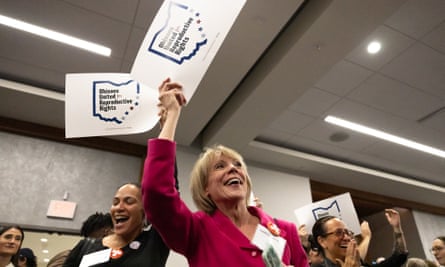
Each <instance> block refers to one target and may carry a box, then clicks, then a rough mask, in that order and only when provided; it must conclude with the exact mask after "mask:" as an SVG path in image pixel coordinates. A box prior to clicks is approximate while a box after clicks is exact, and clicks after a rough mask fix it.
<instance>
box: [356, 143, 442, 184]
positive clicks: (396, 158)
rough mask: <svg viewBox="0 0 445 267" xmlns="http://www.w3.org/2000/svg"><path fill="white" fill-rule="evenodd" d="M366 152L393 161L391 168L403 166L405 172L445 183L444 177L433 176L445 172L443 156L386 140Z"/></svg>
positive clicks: (402, 169) (402, 170)
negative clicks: (434, 155) (436, 155)
mask: <svg viewBox="0 0 445 267" xmlns="http://www.w3.org/2000/svg"><path fill="white" fill-rule="evenodd" d="M364 153H366V154H369V155H373V156H375V157H380V158H382V159H385V160H387V161H388V162H393V164H394V165H393V166H392V165H391V166H388V168H390V169H393V168H395V167H396V166H399V167H400V168H401V170H400V171H401V172H402V173H404V174H408V173H409V174H411V175H412V176H416V178H423V179H428V180H430V181H435V183H436V184H441V185H442V186H444V185H445V182H444V180H443V179H437V178H433V177H440V176H441V175H442V174H443V173H444V172H445V164H443V158H439V157H433V156H432V155H430V154H427V153H424V152H421V151H413V150H412V149H410V148H406V147H402V146H399V145H397V144H391V143H389V142H384V141H379V142H376V143H375V144H374V145H372V146H370V147H368V148H367V149H366V150H365V151H364ZM406 167H410V168H411V169H410V170H409V171H408V170H407V169H404V168H406ZM422 170H423V171H422ZM427 173H428V174H429V175H428V174H427ZM425 175H428V176H425Z"/></svg>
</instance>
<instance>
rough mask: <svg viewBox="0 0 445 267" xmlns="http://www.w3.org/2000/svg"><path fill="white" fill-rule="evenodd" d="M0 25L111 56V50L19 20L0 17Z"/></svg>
mask: <svg viewBox="0 0 445 267" xmlns="http://www.w3.org/2000/svg"><path fill="white" fill-rule="evenodd" d="M0 24H3V25H5V26H8V27H11V28H14V29H17V30H21V31H25V32H29V33H32V34H35V35H38V36H42V37H45V38H48V39H51V40H54V41H57V42H61V43H64V44H67V45H71V46H74V47H77V48H81V49H84V50H87V51H90V52H94V53H96V54H99V55H103V56H107V57H109V56H110V55H111V49H110V48H108V47H105V46H103V45H99V44H95V43H92V42H89V41H85V40H82V39H79V38H76V37H73V36H70V35H67V34H63V33H60V32H56V31H53V30H50V29H46V28H43V27H40V26H37V25H33V24H30V23H27V22H24V21H21V20H17V19H13V18H10V17H6V16H3V15H0Z"/></svg>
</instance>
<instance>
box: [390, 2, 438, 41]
mask: <svg viewBox="0 0 445 267" xmlns="http://www.w3.org/2000/svg"><path fill="white" fill-rule="evenodd" d="M444 14H445V1H443V0H421V1H419V0H409V1H407V2H406V3H405V4H404V5H403V6H402V7H401V8H400V9H399V10H398V11H397V12H396V13H395V14H394V15H392V16H391V17H390V18H389V19H388V20H387V21H386V22H385V25H388V26H389V27H391V28H394V29H396V30H398V31H400V32H402V33H404V34H406V35H408V36H411V37H413V38H416V39H420V38H421V37H422V36H424V35H425V34H427V33H428V32H430V31H431V30H432V29H433V28H434V27H436V26H437V25H438V24H440V23H441V22H442V21H443V19H444Z"/></svg>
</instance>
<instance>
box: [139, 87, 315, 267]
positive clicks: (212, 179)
mask: <svg viewBox="0 0 445 267" xmlns="http://www.w3.org/2000/svg"><path fill="white" fill-rule="evenodd" d="M181 89H182V88H181V85H180V84H178V83H174V82H171V81H170V79H166V80H165V81H164V82H163V83H162V84H161V86H160V87H159V90H160V96H159V100H160V102H161V105H162V106H163V107H164V108H165V111H166V114H167V115H166V119H165V122H164V127H163V128H162V130H161V133H160V135H159V138H158V139H152V140H150V141H149V146H148V154H147V159H146V161H145V165H144V175H143V182H142V192H143V202H144V208H145V212H146V214H147V218H148V220H149V221H150V222H151V223H152V224H153V227H155V228H156V229H157V230H158V231H159V232H160V234H161V235H162V237H163V238H164V240H165V242H166V243H167V244H168V246H169V247H170V248H172V249H174V250H175V251H177V252H179V253H181V254H183V255H184V256H185V257H186V258H187V260H188V263H189V265H190V266H191V267H201V266H205V267H208V266H212V267H218V266H224V267H226V266H230V267H238V266H243V267H244V266H249V267H256V266H261V267H263V266H266V263H265V262H266V261H267V262H270V261H272V262H273V264H274V265H268V266H281V265H282V264H284V265H287V266H288V265H293V266H295V267H306V266H307V265H308V263H307V258H306V254H305V253H304V250H303V247H302V246H301V243H300V240H299V237H298V233H297V227H296V226H295V224H293V223H290V222H286V221H283V220H278V219H274V218H273V217H271V216H269V215H267V214H266V213H264V212H263V210H262V209H260V208H258V207H255V206H248V199H249V196H250V192H251V180H250V178H249V175H248V173H247V168H246V166H245V164H244V161H243V159H242V157H241V156H240V155H239V154H238V153H237V152H236V151H234V150H232V149H229V148H227V147H224V146H215V147H213V148H210V149H208V150H207V151H206V152H205V153H203V154H202V156H201V157H200V159H199V160H198V162H197V163H196V164H195V167H194V168H193V171H192V178H191V190H192V196H193V200H194V202H195V204H196V206H197V207H198V209H199V211H197V212H192V211H191V210H190V209H189V208H188V207H187V206H186V204H185V203H184V202H183V201H182V200H181V198H180V196H179V193H178V192H177V190H176V189H175V180H174V176H173V173H174V162H175V154H176V151H175V143H174V134H175V129H176V125H177V122H178V119H179V115H180V111H181V108H182V106H183V105H185V102H186V101H185V98H184V95H183V93H182V90H181ZM257 227H258V229H260V230H258V231H260V232H257ZM256 234H258V235H259V238H260V239H261V240H262V241H266V242H265V243H266V244H265V245H264V246H262V247H261V248H260V246H261V245H259V244H257V243H256V244H255V241H254V237H255V236H256ZM267 241H270V242H273V241H275V242H276V244H277V245H279V246H281V249H278V250H276V249H273V248H272V247H271V246H269V245H271V244H270V243H268V242H267ZM252 242H254V243H252ZM280 250H281V251H280ZM281 252H282V253H281ZM281 254H282V255H281ZM263 259H264V260H263Z"/></svg>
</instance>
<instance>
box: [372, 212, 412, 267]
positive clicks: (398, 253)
mask: <svg viewBox="0 0 445 267" xmlns="http://www.w3.org/2000/svg"><path fill="white" fill-rule="evenodd" d="M385 217H386V220H387V221H388V223H389V225H390V226H391V227H392V230H393V233H394V248H393V252H392V254H391V256H389V257H387V258H385V259H384V260H383V261H381V262H379V263H375V264H372V267H400V266H402V265H403V264H404V263H405V262H406V260H407V258H408V249H407V246H406V241H405V235H404V234H403V230H402V222H401V220H400V214H399V212H398V211H397V210H395V209H385Z"/></svg>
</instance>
